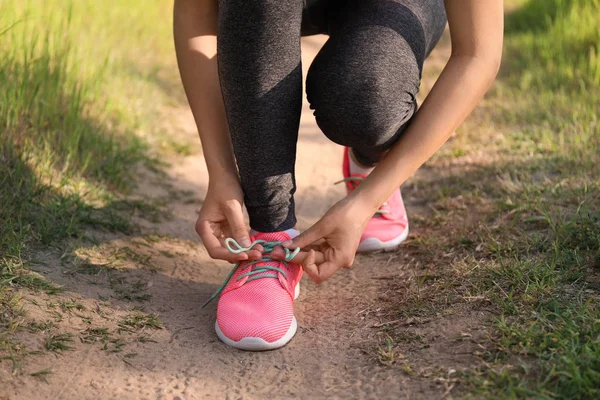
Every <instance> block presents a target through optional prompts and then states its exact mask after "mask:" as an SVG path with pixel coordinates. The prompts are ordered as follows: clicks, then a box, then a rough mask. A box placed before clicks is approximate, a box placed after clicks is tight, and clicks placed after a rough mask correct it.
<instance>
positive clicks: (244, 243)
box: [240, 237, 252, 247]
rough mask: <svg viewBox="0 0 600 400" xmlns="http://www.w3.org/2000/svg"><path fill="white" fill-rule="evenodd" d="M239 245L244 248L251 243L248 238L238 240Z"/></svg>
mask: <svg viewBox="0 0 600 400" xmlns="http://www.w3.org/2000/svg"><path fill="white" fill-rule="evenodd" d="M240 244H241V245H242V246H244V247H249V246H250V245H251V244H252V242H250V239H249V238H247V237H245V238H242V239H241V240H240Z"/></svg>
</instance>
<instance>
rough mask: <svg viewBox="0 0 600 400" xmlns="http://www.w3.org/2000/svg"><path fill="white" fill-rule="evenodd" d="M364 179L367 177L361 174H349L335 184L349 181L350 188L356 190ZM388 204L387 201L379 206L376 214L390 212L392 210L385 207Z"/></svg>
mask: <svg viewBox="0 0 600 400" xmlns="http://www.w3.org/2000/svg"><path fill="white" fill-rule="evenodd" d="M364 180H365V178H361V177H360V176H349V177H348V178H344V179H342V180H341V181H338V182H336V183H334V185H338V184H340V183H346V184H347V183H349V184H350V185H349V186H351V189H350V190H354V189H356V188H357V187H358V185H360V183H361V182H362V181H364ZM386 206H387V201H386V202H384V203H383V204H382V205H381V207H379V209H378V210H377V211H375V215H376V216H380V215H383V214H389V213H390V211H389V210H386V209H384V208H383V207H386Z"/></svg>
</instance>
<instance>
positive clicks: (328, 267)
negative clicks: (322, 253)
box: [302, 250, 342, 285]
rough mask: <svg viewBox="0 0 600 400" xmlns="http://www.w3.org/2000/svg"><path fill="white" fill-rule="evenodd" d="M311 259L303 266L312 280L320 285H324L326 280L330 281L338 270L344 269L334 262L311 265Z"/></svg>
mask: <svg viewBox="0 0 600 400" xmlns="http://www.w3.org/2000/svg"><path fill="white" fill-rule="evenodd" d="M311 251H313V250H311ZM309 261H311V260H310V259H307V260H306V262H305V264H306V265H305V264H302V266H303V267H304V270H305V271H306V273H307V274H308V276H310V278H311V279H312V280H313V281H314V282H315V283H316V284H317V285H318V284H320V283H323V281H325V280H326V279H329V278H331V277H332V276H333V274H335V273H336V272H337V271H338V270H340V269H341V268H342V266H341V264H339V263H337V262H334V261H325V262H324V263H322V264H320V265H317V264H315V263H312V264H309Z"/></svg>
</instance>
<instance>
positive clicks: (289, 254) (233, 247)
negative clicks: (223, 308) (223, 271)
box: [202, 238, 300, 308]
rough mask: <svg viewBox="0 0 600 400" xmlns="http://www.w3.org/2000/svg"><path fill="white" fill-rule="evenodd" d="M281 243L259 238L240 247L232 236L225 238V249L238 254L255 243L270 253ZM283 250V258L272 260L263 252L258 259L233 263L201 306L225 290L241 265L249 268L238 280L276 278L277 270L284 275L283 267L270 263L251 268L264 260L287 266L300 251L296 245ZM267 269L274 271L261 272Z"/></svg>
mask: <svg viewBox="0 0 600 400" xmlns="http://www.w3.org/2000/svg"><path fill="white" fill-rule="evenodd" d="M282 243H283V242H277V241H273V242H268V241H266V240H261V239H259V240H255V241H254V242H252V244H250V246H248V247H242V246H241V245H240V244H239V243H238V242H236V241H235V239H232V238H227V239H225V245H226V246H227V250H229V251H230V252H231V253H233V254H239V253H242V252H244V251H248V250H251V249H252V248H253V247H254V246H256V245H257V244H260V245H262V247H263V248H264V249H265V253H271V252H272V251H273V250H274V249H275V247H276V246H280V245H281V244H282ZM283 250H284V251H285V260H273V259H272V258H271V257H269V256H268V254H266V255H265V254H263V257H262V259H260V260H256V261H244V262H242V263H238V264H235V265H234V267H233V269H232V270H231V271H230V272H229V275H227V278H225V281H224V282H223V284H222V285H221V287H220V288H219V289H217V291H216V292H214V293H213V295H212V296H210V298H209V299H208V300H207V301H206V303H204V304H203V305H202V308H204V307H205V306H206V305H207V304H208V303H210V302H211V301H213V300H214V299H215V298H216V297H217V296H218V295H220V294H221V293H222V292H223V290H225V287H226V286H227V285H228V284H229V281H230V280H231V277H232V276H233V275H234V274H235V271H237V269H238V268H240V267H241V266H242V265H243V267H242V268H243V269H246V268H249V271H248V272H245V273H243V274H241V275H240V276H238V278H237V280H238V281H239V280H241V279H242V278H245V277H248V279H247V280H246V282H250V281H253V280H256V279H262V278H275V279H277V272H280V273H281V274H282V275H283V276H286V275H287V274H286V272H285V271H284V270H283V269H281V268H277V267H273V266H271V265H258V266H257V268H253V266H254V265H256V264H259V263H264V262H268V261H277V262H282V263H284V264H285V266H286V267H287V265H288V264H287V262H288V261H292V259H293V258H294V257H296V254H298V252H299V251H300V248H299V247H298V248H297V249H296V250H294V251H290V250H289V249H286V248H285V247H284V248H283ZM269 271H274V272H275V273H268V274H263V273H264V272H269ZM259 274H262V275H259Z"/></svg>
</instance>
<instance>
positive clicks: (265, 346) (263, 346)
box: [215, 282, 300, 351]
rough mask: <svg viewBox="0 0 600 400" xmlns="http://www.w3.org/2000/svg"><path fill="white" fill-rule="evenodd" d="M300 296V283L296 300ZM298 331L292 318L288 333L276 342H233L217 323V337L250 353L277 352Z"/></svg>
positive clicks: (258, 340) (256, 338) (255, 339)
mask: <svg viewBox="0 0 600 400" xmlns="http://www.w3.org/2000/svg"><path fill="white" fill-rule="evenodd" d="M299 295H300V283H299V282H298V284H297V285H296V289H295V290H294V300H296V299H297V298H298V296H299ZM297 330H298V322H297V321H296V317H292V324H291V325H290V327H289V329H288V331H287V332H286V333H285V335H283V336H282V337H281V339H279V340H276V341H274V342H267V341H266V340H264V339H262V338H259V337H245V338H242V339H241V340H239V341H237V342H236V341H235V340H232V339H230V338H228V337H227V336H225V334H224V333H223V331H221V328H220V327H219V322H218V321H216V322H215V331H216V332H217V336H218V337H219V339H221V341H222V342H223V343H225V344H226V345H229V346H231V347H235V348H236V349H240V350H248V351H266V350H275V349H278V348H280V347H283V346H285V345H286V344H287V343H288V342H289V341H290V340H292V338H293V337H294V335H295V334H296V331H297Z"/></svg>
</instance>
